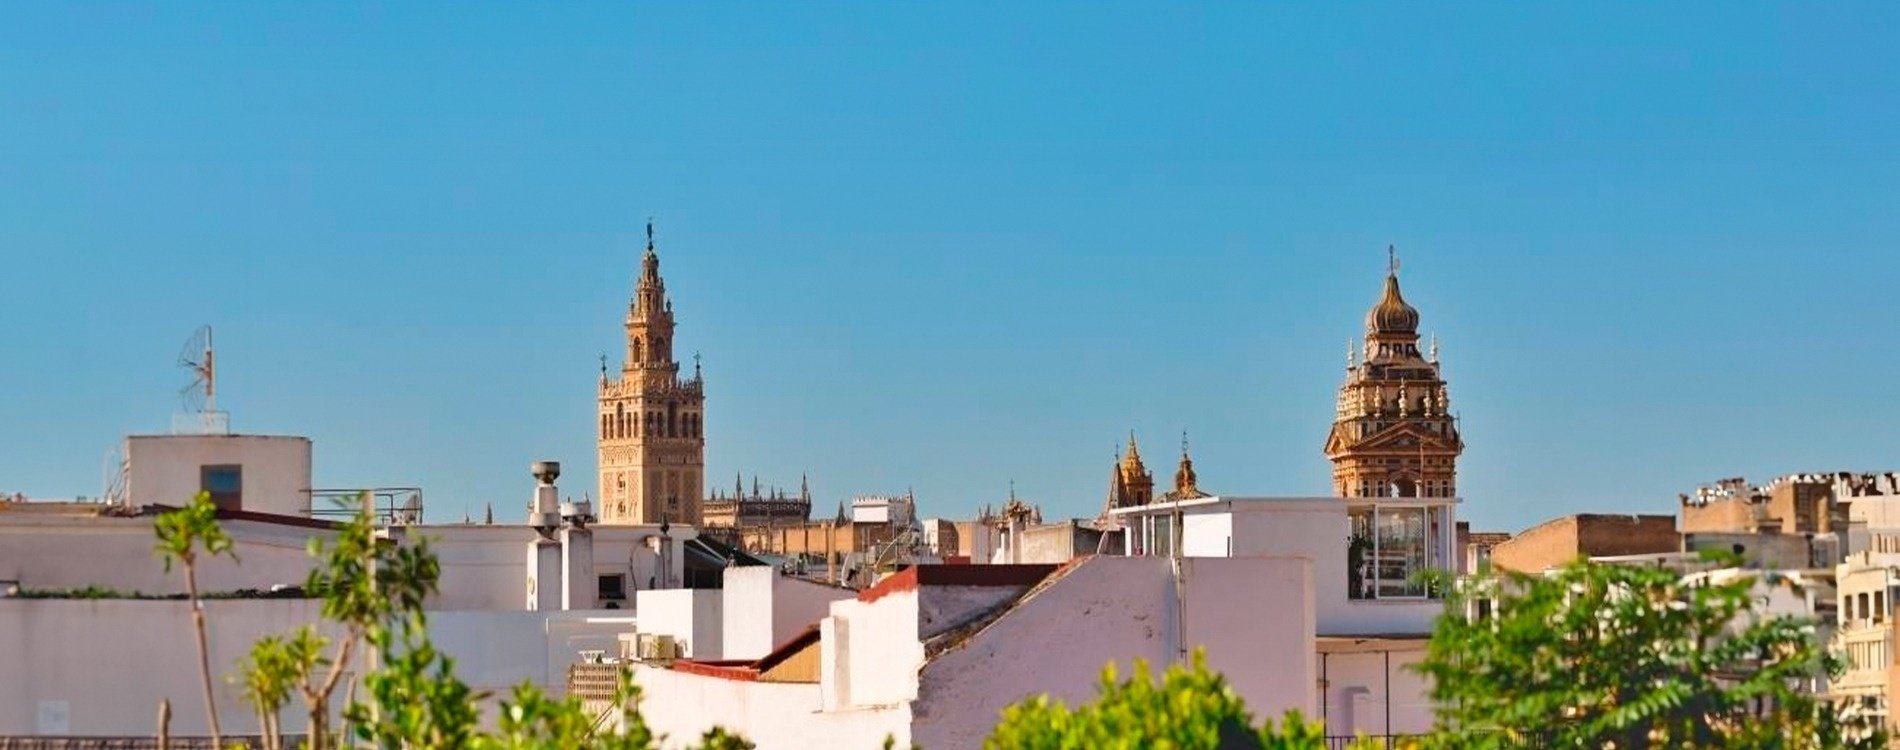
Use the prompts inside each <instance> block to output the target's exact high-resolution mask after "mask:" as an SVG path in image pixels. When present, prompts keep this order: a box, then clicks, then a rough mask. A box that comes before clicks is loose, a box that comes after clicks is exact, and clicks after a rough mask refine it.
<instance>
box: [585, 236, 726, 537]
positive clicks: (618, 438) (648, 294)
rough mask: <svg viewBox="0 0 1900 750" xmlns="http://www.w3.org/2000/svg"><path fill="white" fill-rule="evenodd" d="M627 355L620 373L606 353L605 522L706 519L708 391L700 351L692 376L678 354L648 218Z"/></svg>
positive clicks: (602, 400) (602, 401)
mask: <svg viewBox="0 0 1900 750" xmlns="http://www.w3.org/2000/svg"><path fill="white" fill-rule="evenodd" d="M626 329H627V354H626V359H625V360H624V361H623V362H622V363H621V366H620V373H619V377H617V378H614V377H610V376H609V373H608V371H607V361H606V358H604V357H603V358H602V359H601V365H600V388H599V398H598V403H599V415H598V416H599V420H600V431H599V433H598V438H597V439H596V445H597V447H598V450H597V454H598V456H599V466H600V494H599V495H598V497H599V498H600V500H599V508H600V511H599V515H600V523H603V524H649V523H661V522H663V521H664V522H671V523H680V524H686V525H689V526H695V527H697V526H699V525H700V523H701V521H702V518H701V510H700V500H701V497H702V494H703V492H704V489H705V486H706V483H705V478H706V438H705V434H704V433H703V432H702V427H703V426H704V421H703V420H704V417H705V405H706V396H705V389H704V381H703V380H702V378H701V376H700V370H699V357H698V356H697V355H695V356H694V357H693V375H692V378H691V379H682V378H681V377H680V366H679V362H677V361H675V360H674V359H673V303H672V302H671V301H669V300H668V299H667V298H666V281H665V280H663V279H661V278H660V256H659V253H658V252H656V251H655V250H654V246H653V222H651V221H649V222H647V249H646V254H645V255H644V256H642V257H641V259H640V277H639V280H638V281H637V282H636V283H635V284H634V291H633V299H632V300H631V301H630V302H629V304H628V306H627V320H626Z"/></svg>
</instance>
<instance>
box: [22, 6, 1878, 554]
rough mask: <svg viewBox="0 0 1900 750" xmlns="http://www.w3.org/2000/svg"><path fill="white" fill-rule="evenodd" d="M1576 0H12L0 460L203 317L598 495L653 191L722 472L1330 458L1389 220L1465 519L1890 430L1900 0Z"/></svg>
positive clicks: (166, 349)
mask: <svg viewBox="0 0 1900 750" xmlns="http://www.w3.org/2000/svg"><path fill="white" fill-rule="evenodd" d="M1533 6H1539V7H1533ZM1541 6H1542V4H1524V3H1499V4H1461V5H1460V6H1459V7H1458V8H1457V9H1447V8H1444V7H1440V4H1422V3H1406V4H1352V5H1351V7H1344V6H1340V5H1337V4H1328V5H1317V4H1316V5H1315V6H1295V5H1288V4H1281V5H1274V6H1271V7H1268V6H1265V5H1264V4H1247V5H1240V4H1235V5H1185V4H1159V3H1157V4H1152V5H1119V4H1103V3H1078V4H1060V3H1037V4H1007V3H1005V4H941V5H919V4H853V5H846V4H805V3H798V4H789V3H777V4H757V5H738V4H721V5H718V6H701V5H690V4H664V5H658V4H629V3H602V4H591V5H581V4H562V5H559V6H552V7H550V6H535V7H530V6H527V5H516V6H503V5H501V4H480V5H467V4H439V5H429V4H421V3H402V4H390V5H386V6H376V5H362V6H351V5H344V4H340V3H338V4H317V5H311V4H219V5H189V6H185V5H165V4H129V5H92V4H49V3H42V4H11V5H7V6H5V7H4V8H0V283H3V285H4V289H5V299H6V300H7V304H6V309H7V315H6V321H7V322H6V323H5V324H4V325H0V352H3V353H4V365H0V392H3V393H5V394H6V396H5V398H4V399H0V490H8V491H24V492H26V493H28V494H29V495H34V496H47V497H59V496H72V495H75V494H96V493H97V492H98V487H99V484H100V466H101V462H102V459H103V457H104V456H105V454H106V452H107V450H108V449H109V448H110V447H111V446H112V445H113V444H114V443H115V442H116V441H117V439H118V437H119V436H120V435H122V434H124V433H128V432H133V433H142V432H159V431H163V430H165V429H167V428H168V427H169V425H170V420H171V414H172V413H173V412H174V411H176V410H177V409H178V399H177V397H176V391H177V389H178V387H179V386H181V385H183V384H184V382H185V381H186V377H187V376H186V374H185V373H183V372H182V371H180V370H177V369H176V368H175V367H174V366H173V362H172V360H173V358H174V357H175V356H176V353H177V351H178V348H179V346H180V345H181V344H182V343H183V341H184V339H185V338H186V337H187V336H188V335H189V334H190V333H191V331H192V330H193V329H194V328H196V327H197V326H199V325H201V324H205V323H211V324H213V325H215V326H217V331H218V338H219V344H220V352H219V354H220V365H221V368H222V373H221V375H222V379H221V390H222V394H221V395H222V403H223V405H224V406H225V407H227V408H228V409H229V410H230V411H231V412H232V415H233V416H232V421H233V424H234V426H235V427H236V428H237V429H239V430H240V431H247V432H272V433H294V434H304V435H309V436H311V437H312V438H313V439H314V440H315V441H316V446H317V448H316V450H317V455H316V464H317V475H318V476H317V481H318V482H319V483H320V484H324V485H329V486H359V485H372V484H380V485H388V484H403V485H408V484H416V485H421V486H423V487H424V488H425V491H426V492H427V494H428V497H429V508H430V512H431V517H432V518H435V519H438V520H449V519H451V518H459V517H460V515H461V512H462V509H463V507H464V506H468V507H473V508H475V513H476V514H477V515H479V513H480V507H481V505H482V504H483V503H486V502H493V503H494V504H495V506H496V508H497V513H498V515H500V516H502V517H507V518H514V517H519V514H520V512H521V511H520V506H521V505H522V504H524V503H525V501H526V497H527V493H528V490H529V488H530V485H531V480H530V478H529V477H528V475H527V466H528V463H529V462H530V461H531V460H534V459H538V458H556V459H560V460H563V461H564V462H566V463H567V464H568V466H569V471H568V475H569V477H570V479H569V480H568V481H567V482H566V486H567V487H568V489H569V490H570V491H571V492H572V493H573V494H575V495H579V494H580V493H581V492H582V491H584V490H591V488H592V480H591V474H590V471H591V467H592V464H593V453H592V451H593V445H592V439H593V421H592V413H593V403H592V401H593V396H594V379H595V377H596V372H597V366H598V365H597V359H596V357H597V356H598V354H599V353H601V352H608V353H617V352H618V351H620V349H621V346H622V344H621V341H620V336H621V333H620V330H619V324H620V317H621V315H622V314H623V310H624V304H625V300H626V297H627V294H628V292H629V290H630V287H631V279H632V275H633V272H634V270H635V263H636V254H637V251H638V248H639V246H640V240H639V235H640V231H641V225H642V223H643V222H644V220H645V219H646V217H647V216H649V215H651V216H654V217H656V218H657V220H658V224H659V235H660V243H661V251H662V257H663V260H664V268H665V272H666V275H667V280H668V284H669V288H670V290H671V291H672V293H673V296H674V301H675V305H676V307H677V311H678V314H679V318H680V321H681V327H680V332H679V337H678V346H679V348H680V350H681V351H682V352H691V351H699V352H701V353H703V354H704V356H705V362H706V373H707V375H706V377H707V381H708V391H709V394H710V395H709V400H708V404H709V405H708V410H709V417H708V423H707V434H708V440H709V447H708V463H709V474H710V477H711V481H713V482H715V483H720V482H729V481H730V477H731V476H732V474H733V472H735V471H744V472H745V473H746V474H747V476H748V481H749V477H750V475H751V474H752V473H754V472H756V473H758V474H759V475H760V476H761V477H762V479H763V480H764V481H765V482H767V483H779V484H784V485H796V483H797V481H798V477H799V474H800V472H806V471H808V472H810V475H811V481H812V485H813V488H814V490H815V491H816V492H817V494H818V495H819V498H820V501H821V503H824V504H826V506H827V507H828V506H829V504H831V503H835V502H836V501H837V500H838V499H840V498H842V497H845V496H847V495H850V494H854V493H863V492H879V491H883V492H892V491H902V490H904V489H905V488H906V487H915V489H916V491H917V493H918V495H919V497H920V499H921V501H922V502H923V503H924V504H925V509H924V510H925V512H926V513H928V514H931V515H952V516H954V515H967V514H968V513H969V512H970V511H971V510H972V509H973V508H974V507H975V506H977V505H979V504H981V503H983V502H997V501H1000V500H1001V498H1002V497H1003V496H1004V495H1005V493H1006V492H1007V491H1008V487H1009V483H1010V481H1011V480H1012V479H1013V480H1014V481H1015V482H1016V486H1017V488H1018V491H1019V492H1020V493H1021V494H1022V495H1024V496H1025V497H1028V498H1030V499H1033V500H1036V501H1039V502H1042V503H1043V504H1044V507H1045V510H1046V511H1048V512H1049V514H1051V515H1091V514H1093V512H1094V511H1095V510H1096V509H1097V508H1098V507H1099V505H1100V503H1101V499H1102V496H1103V493H1104V489H1105V485H1104V482H1105V480H1106V478H1107V473H1108V468H1109V462H1110V460H1111V458H1112V451H1113V449H1114V447H1115V446H1116V445H1117V444H1118V443H1119V442H1120V441H1122V440H1124V439H1125V435H1126V434H1127V431H1128V430H1129V429H1131V428H1133V429H1135V430H1138V431H1139V433H1140V435H1141V436H1142V438H1143V441H1144V442H1143V445H1144V454H1145V455H1147V456H1148V457H1149V459H1150V466H1151V468H1154V469H1155V470H1156V473H1157V474H1158V475H1167V474H1171V473H1172V468H1171V467H1172V459H1173V457H1174V451H1175V448H1176V446H1177V444H1178V441H1179V434H1180V432H1181V430H1183V429H1186V430H1188V431H1189V432H1190V434H1191V436H1192V439H1193V444H1194V452H1195V456H1196V463H1197V467H1198V468H1199V470H1200V475H1201V478H1202V485H1203V486H1204V487H1207V488H1210V489H1213V490H1215V491H1221V492H1229V493H1237V494H1319V493H1323V492H1325V491H1326V490H1327V488H1328V483H1327V476H1328V474H1327V471H1328V469H1327V464H1326V462H1325V460H1324V459H1323V457H1322V456H1321V455H1320V443H1321V441H1322V439H1323V438H1324V436H1325V432H1326V428H1327V425H1328V423H1329V420H1330V419H1331V414H1332V400H1333V396H1334V389H1335V388H1336V387H1337V386H1338V383H1339V380H1340V377H1341V374H1342V373H1341V367H1342V365H1343V359H1344V348H1345V341H1346V340H1347V339H1348V338H1351V337H1355V336H1357V335H1359V333H1360V331H1361V326H1362V316H1363V314H1364V311H1365V309H1366V307H1367V306H1369V305H1370V304H1371V302H1372V301H1373V299H1374V297H1375V295H1376V293H1377V291H1378V285H1379V278H1380V273H1381V271H1382V269H1383V266H1384V262H1385V255H1384V249H1385V247H1386V245H1387V244H1388V243H1392V244H1397V245H1398V246H1399V248H1400V253H1401V256H1402V257H1403V259H1404V261H1405V267H1404V281H1405V287H1406V291H1407V295H1408V297H1409V298H1410V299H1411V301H1412V302H1413V303H1414V304H1416V305H1417V306H1419V307H1420V308H1421V310H1422V313H1423V316H1424V324H1423V327H1424V328H1425V329H1426V330H1428V331H1436V332H1437V333H1438V334H1439V336H1440V338H1441V340H1442V342H1443V346H1444V361H1445V369H1446V374H1447V376H1448V377H1449V378H1450V379H1451V382H1452V386H1451V397H1452V401H1453V404H1454V407H1455V408H1456V409H1457V410H1458V411H1460V412H1461V413H1462V415H1463V420H1464V427H1465V435H1466V439H1467V443H1468V448H1467V451H1466V454H1465V457H1464V459H1463V462H1462V464H1461V467H1460V469H1461V477H1460V486H1461V490H1462V493H1463V494H1464V495H1465V496H1466V498H1467V504H1466V506H1465V508H1464V510H1463V511H1462V513H1463V516H1464V517H1466V518H1468V519H1471V520H1473V521H1474V523H1475V524H1476V525H1478V526H1480V527H1493V528H1504V529H1516V528H1521V527H1523V526H1526V525H1529V524H1531V523H1534V522H1536V521H1539V520H1542V519H1544V518H1547V517H1551V516H1555V515H1559V514H1562V513H1567V512H1576V511H1583V510H1596V511H1654V512H1671V511H1673V508H1674V500H1673V498H1674V496H1675V494H1676V493H1677V492H1681V491H1685V490H1687V489H1689V488H1690V487H1692V486H1693V485H1694V484H1696V483H1698V482H1703V481H1708V480H1712V479H1715V478H1718V477H1724V476H1734V475H1747V476H1749V477H1751V478H1756V479H1758V480H1759V479H1763V478H1766V477H1768V476H1770V475H1772V474H1777V473H1782V472H1789V471H1814V470H1833V469H1873V468H1892V467H1893V466H1894V465H1895V464H1896V463H1900V461H1896V460H1895V448H1896V443H1900V437H1896V433H1895V432H1894V431H1893V430H1892V429H1891V424H1892V418H1891V411H1892V409H1891V406H1892V404H1893V403H1894V398H1893V389H1892V375H1891V373H1893V372H1895V371H1896V368H1900V346H1896V345H1895V342H1896V336H1895V333H1896V330H1895V329H1896V324H1897V323H1900V312H1897V310H1896V305H1895V300H1896V298H1897V297H1896V294H1895V292H1894V279H1895V278H1896V277H1897V276H1900V257H1897V255H1896V253H1895V252H1894V247H1895V243H1896V240H1900V211H1896V210H1895V207H1896V206H1900V182H1897V181H1900V127H1897V126H1900V122H1897V120H1900V117H1897V115H1900V46H1896V45H1894V44H1892V40H1893V39H1894V38H1895V32H1896V30H1897V29H1896V26H1897V24H1896V21H1900V9H1896V8H1895V7H1894V6H1891V5H1881V4H1866V5H1851V4H1828V5H1826V6H1825V7H1821V6H1814V5H1803V6H1794V5H1789V6H1776V5H1771V4H1713V3H1710V4H1699V5H1692V4H1671V7H1652V6H1650V5H1638V4H1619V5H1610V6H1606V5H1605V4H1595V3H1592V4H1565V5H1561V6H1556V7H1541ZM616 356H617V355H616Z"/></svg>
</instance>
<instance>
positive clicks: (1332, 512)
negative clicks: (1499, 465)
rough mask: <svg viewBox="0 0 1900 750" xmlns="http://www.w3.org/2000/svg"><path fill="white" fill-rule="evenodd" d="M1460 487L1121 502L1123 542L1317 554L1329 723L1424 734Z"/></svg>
mask: <svg viewBox="0 0 1900 750" xmlns="http://www.w3.org/2000/svg"><path fill="white" fill-rule="evenodd" d="M1459 502H1460V501H1459V500H1458V499H1457V498H1426V497H1420V498H1396V497H1394V498H1388V497H1377V498H1337V497H1304V498H1302V497H1225V496H1214V497H1206V498H1198V499H1189V500H1180V501H1161V502H1155V503H1151V504H1148V505H1142V506H1135V507H1128V508H1117V509H1113V510H1111V511H1110V512H1111V513H1112V514H1113V515H1114V516H1115V517H1116V518H1117V519H1119V520H1120V521H1121V523H1122V525H1123V526H1124V527H1126V528H1127V529H1128V533H1126V534H1123V535H1122V541H1123V548H1122V550H1121V553H1122V554H1125V555H1130V556H1159V557H1176V556H1179V557H1183V558H1194V557H1261V556H1272V557H1278V556H1288V557H1298V558H1302V559H1306V560H1310V561H1311V562H1312V566H1313V592H1312V596H1313V599H1314V618H1315V627H1316V632H1317V634H1318V639H1317V641H1316V642H1315V644H1314V646H1313V649H1314V651H1315V652H1316V653H1317V654H1318V661H1319V668H1320V676H1319V684H1320V685H1321V689H1320V690H1319V691H1318V692H1319V695H1318V696H1317V700H1316V701H1315V703H1316V704H1317V713H1318V715H1319V716H1320V717H1321V718H1322V719H1323V720H1324V721H1325V723H1326V727H1327V734H1329V735H1334V736H1348V735H1352V734H1354V733H1355V732H1361V731H1363V732H1367V733H1370V734H1382V735H1383V734H1418V733H1422V732H1425V731H1426V730H1428V729H1429V728H1430V727H1431V720H1432V707H1431V702H1430V699H1429V694H1430V685H1429V684H1427V683H1426V682H1425V680H1424V678H1423V677H1422V676H1420V675H1418V674H1416V673H1415V672H1413V671H1412V670H1411V669H1410V667H1411V665H1413V664H1416V663H1418V662H1419V661H1420V660H1421V659H1423V658H1424V655H1425V645H1426V640H1427V638H1428V637H1429V636H1430V634H1431V631H1432V626H1433V621H1434V620H1436V619H1437V617H1438V615H1439V613H1440V612H1442V611H1444V601H1443V598H1444V593H1445V592H1444V591H1442V590H1441V587H1442V586H1445V585H1449V576H1450V574H1451V572H1452V571H1454V570H1456V569H1457V565H1458V559H1457V558H1458V553H1457V546H1456V534H1457V515H1456V510H1457V504H1458V503H1459Z"/></svg>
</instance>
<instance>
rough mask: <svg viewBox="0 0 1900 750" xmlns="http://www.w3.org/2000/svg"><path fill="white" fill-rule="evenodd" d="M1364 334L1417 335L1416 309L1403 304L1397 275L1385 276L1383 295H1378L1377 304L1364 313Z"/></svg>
mask: <svg viewBox="0 0 1900 750" xmlns="http://www.w3.org/2000/svg"><path fill="white" fill-rule="evenodd" d="M1366 333H1370V334H1380V333H1403V334H1414V335H1416V334H1417V333H1418V308H1416V307H1413V306H1411V305H1408V304H1406V303H1405V297H1404V296H1403V295H1401V294H1399V274H1398V271H1396V270H1395V271H1393V272H1391V273H1388V274H1386V276H1385V293H1384V294H1383V295H1380V297H1379V304H1376V305H1373V306H1372V309H1371V310H1369V311H1367V312H1366Z"/></svg>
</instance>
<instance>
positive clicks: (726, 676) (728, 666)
mask: <svg viewBox="0 0 1900 750" xmlns="http://www.w3.org/2000/svg"><path fill="white" fill-rule="evenodd" d="M752 664H753V662H749V661H693V660H690V659H679V660H676V661H674V662H673V671H675V672H685V673H687V674H696V675H700V676H702V677H717V678H719V679H722V680H738V681H740V682H758V681H759V670H758V669H757V668H755V667H753V666H752Z"/></svg>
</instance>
